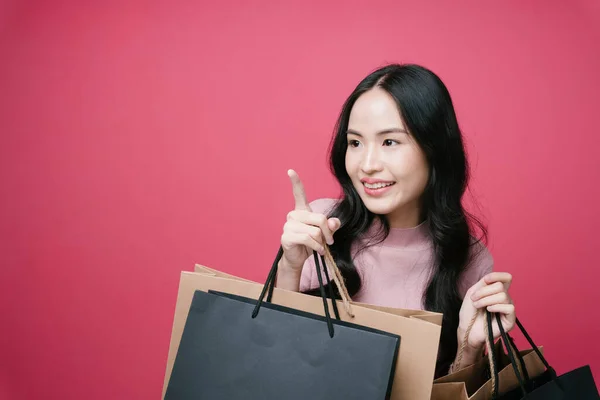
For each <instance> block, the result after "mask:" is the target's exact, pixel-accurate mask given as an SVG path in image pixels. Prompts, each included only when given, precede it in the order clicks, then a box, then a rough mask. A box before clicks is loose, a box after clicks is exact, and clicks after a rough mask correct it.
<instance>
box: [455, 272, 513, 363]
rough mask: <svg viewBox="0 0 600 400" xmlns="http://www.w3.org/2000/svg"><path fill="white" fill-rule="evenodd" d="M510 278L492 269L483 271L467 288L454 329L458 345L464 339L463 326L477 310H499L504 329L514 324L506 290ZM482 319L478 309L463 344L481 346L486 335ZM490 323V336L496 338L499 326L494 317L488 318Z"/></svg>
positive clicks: (482, 316) (483, 314)
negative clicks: (482, 275) (466, 341)
mask: <svg viewBox="0 0 600 400" xmlns="http://www.w3.org/2000/svg"><path fill="white" fill-rule="evenodd" d="M511 282H512V276H511V274H509V273H507V272H492V273H490V274H487V275H485V276H484V277H483V278H482V279H481V280H480V281H479V282H477V283H476V284H475V285H473V286H472V287H471V288H470V289H469V290H468V291H467V294H466V295H465V298H464V300H463V303H462V307H461V309H460V314H459V315H460V317H459V318H460V322H459V326H458V332H457V334H458V340H459V345H460V343H461V342H462V341H463V340H464V334H465V332H466V330H467V327H468V326H469V323H470V322H471V319H472V318H473V315H474V314H475V313H476V312H478V310H485V309H487V310H488V311H489V312H491V313H499V314H500V320H501V322H502V326H503V327H504V330H505V331H506V332H509V331H511V330H512V329H513V328H514V326H515V320H516V316H515V306H514V304H513V302H512V299H511V298H510V296H509V294H508V289H509V287H510V284H511ZM485 323H486V317H485V313H484V312H480V313H479V315H478V316H477V319H476V320H475V324H474V325H473V328H472V329H471V333H470V334H469V338H468V343H467V347H468V348H470V349H471V350H474V351H477V352H479V351H481V350H482V349H483V346H484V345H485V336H486V335H485V332H486V331H485V329H484V324H485ZM492 326H493V333H494V339H496V338H498V337H500V329H499V328H498V323H497V322H496V319H495V318H494V319H493V320H492Z"/></svg>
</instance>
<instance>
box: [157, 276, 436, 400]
mask: <svg viewBox="0 0 600 400" xmlns="http://www.w3.org/2000/svg"><path fill="white" fill-rule="evenodd" d="M196 270H197V271H198V272H182V273H181V278H180V283H179V289H178V294H177V303H176V306H175V314H174V319H173V329H172V334H171V342H170V346H169V355H168V360H167V367H166V373H165V379H164V386H163V398H164V395H165V393H166V389H167V386H168V383H169V379H170V376H171V372H172V369H173V363H174V360H175V357H176V356H177V351H178V348H179V343H180V341H181V337H182V333H183V329H184V326H185V323H186V319H187V316H188V312H189V309H190V305H191V304H192V299H193V297H194V293H195V292H196V291H197V290H200V291H203V292H208V291H209V290H212V291H218V292H223V293H230V294H234V295H238V296H244V297H247V298H251V299H258V298H259V296H260V293H261V290H262V289H263V285H262V284H260V283H257V282H252V281H249V280H245V279H241V278H239V277H235V276H232V275H228V274H225V273H223V272H220V271H217V270H214V269H210V268H206V267H203V266H197V267H196ZM329 302H331V300H329ZM272 303H273V304H277V305H281V306H285V307H290V308H294V309H297V310H300V311H305V312H309V313H313V314H317V315H323V314H324V312H323V300H322V299H321V298H319V297H314V296H310V295H306V294H302V293H297V292H291V291H287V290H282V289H278V288H275V289H274V291H273V297H272ZM337 304H338V309H339V310H340V317H341V320H342V321H347V322H351V323H355V324H359V325H363V326H365V327H369V328H373V329H377V330H381V331H385V332H389V333H391V334H394V335H398V336H400V338H401V342H400V350H399V353H398V357H397V361H396V366H395V373H394V379H393V384H392V389H391V397H390V399H392V400H429V399H430V396H431V391H432V386H433V377H434V370H435V364H436V360H437V353H438V346H439V338H440V333H441V317H442V316H441V315H439V314H436V313H428V312H424V311H420V310H399V309H391V308H385V307H377V306H369V305H363V304H359V303H352V311H353V313H354V317H351V316H349V315H348V314H347V313H346V312H345V311H344V306H343V304H342V302H341V301H337Z"/></svg>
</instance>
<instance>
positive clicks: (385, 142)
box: [383, 139, 399, 146]
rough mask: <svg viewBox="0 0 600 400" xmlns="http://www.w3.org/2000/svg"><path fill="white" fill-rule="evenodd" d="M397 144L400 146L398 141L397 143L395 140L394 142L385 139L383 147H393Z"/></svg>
mask: <svg viewBox="0 0 600 400" xmlns="http://www.w3.org/2000/svg"><path fill="white" fill-rule="evenodd" d="M395 144H399V143H398V142H397V141H395V140H392V139H385V140H384V141H383V145H384V146H393V145H395Z"/></svg>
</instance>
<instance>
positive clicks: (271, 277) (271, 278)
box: [252, 246, 354, 337]
mask: <svg viewBox="0 0 600 400" xmlns="http://www.w3.org/2000/svg"><path fill="white" fill-rule="evenodd" d="M328 254H329V258H330V259H331V261H333V257H332V256H331V253H330V252H329V251H328V249H327V248H326V254H325V255H326V256H327V255H328ZM282 256H283V247H281V246H280V247H279V251H278V253H277V256H276V257H275V261H274V262H273V265H272V266H271V270H270V271H269V274H268V276H267V279H266V282H265V284H264V285H263V289H262V291H261V293H260V296H259V298H258V301H257V303H256V305H255V307H254V310H253V312H252V318H256V317H257V316H258V313H259V311H260V308H261V306H262V304H263V302H264V301H265V296H267V292H268V296H267V299H266V302H268V303H270V302H271V300H272V297H273V291H274V287H275V278H276V276H277V269H278V265H279V261H280V260H281V257H282ZM313 256H314V258H315V267H316V272H317V279H318V281H319V289H320V294H321V298H322V299H323V308H324V311H325V320H326V322H327V328H328V331H329V336H330V337H333V336H334V329H333V323H332V321H331V315H330V314H329V304H328V302H327V295H326V294H325V287H324V285H323V277H322V276H321V263H320V262H319V257H318V255H317V253H316V252H314V251H313ZM321 259H322V261H323V269H324V270H325V271H324V272H325V276H326V278H327V279H329V274H328V272H327V266H326V263H325V258H324V257H321ZM333 265H334V273H336V271H337V273H338V274H339V276H340V277H341V273H340V272H339V269H338V267H337V265H336V264H335V262H333ZM334 281H335V282H336V284H337V281H339V278H338V280H337V281H336V276H335V275H334ZM341 282H342V281H340V285H343V284H342V283H341ZM338 288H339V289H340V290H339V291H340V295H341V296H342V300H344V296H345V295H346V296H347V294H348V291H347V289H346V287H345V286H342V287H340V286H338ZM343 293H344V294H343ZM329 294H330V296H331V298H332V304H333V309H334V313H335V316H336V318H337V319H340V316H339V312H338V309H337V303H336V302H335V299H334V293H333V287H332V286H331V285H329ZM344 305H345V306H346V311H347V312H348V314H349V315H350V316H351V317H354V314H353V313H352V309H351V307H350V302H349V300H348V298H347V297H346V301H345V302H344Z"/></svg>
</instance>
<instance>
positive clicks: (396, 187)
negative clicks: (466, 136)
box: [346, 88, 429, 228]
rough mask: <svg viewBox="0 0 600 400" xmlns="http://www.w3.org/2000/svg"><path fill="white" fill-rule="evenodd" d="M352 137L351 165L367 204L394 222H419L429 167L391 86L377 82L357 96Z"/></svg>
mask: <svg viewBox="0 0 600 400" xmlns="http://www.w3.org/2000/svg"><path fill="white" fill-rule="evenodd" d="M347 139H348V149H347V151H346V171H347V172H348V175H349V176H350V178H351V179H352V184H353V185H354V188H355V189H356V191H357V192H358V194H359V195H360V197H361V199H362V201H363V202H364V204H365V206H366V207H367V209H369V211H371V212H373V213H375V214H381V215H386V216H387V217H388V219H389V221H390V225H391V226H392V227H393V228H409V227H413V226H416V225H418V224H419V222H420V220H419V218H420V198H421V195H422V194H423V192H424V190H425V187H426V185H427V181H428V178H429V167H428V165H427V161H426V158H425V155H424V153H423V151H422V150H421V148H420V147H419V145H418V144H417V142H416V141H415V140H414V138H413V137H412V136H411V135H410V133H409V132H408V129H407V128H406V126H405V125H404V123H403V121H402V118H401V116H400V112H399V111H398V107H397V106H396V103H395V102H394V100H393V98H392V97H391V96H390V95H389V94H388V93H387V92H385V91H384V90H382V89H380V88H373V89H371V90H369V91H368V92H366V93H364V94H362V95H361V96H360V97H359V98H358V99H357V100H356V102H355V104H354V107H353V108H352V111H351V112H350V120H349V122H348V132H347Z"/></svg>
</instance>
